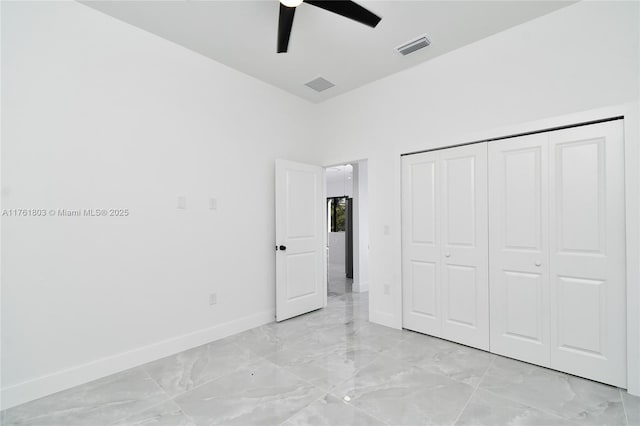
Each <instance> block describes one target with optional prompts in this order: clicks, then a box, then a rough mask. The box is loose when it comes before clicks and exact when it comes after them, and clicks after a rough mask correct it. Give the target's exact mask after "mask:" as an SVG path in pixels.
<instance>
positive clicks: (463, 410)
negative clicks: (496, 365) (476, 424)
mask: <svg viewBox="0 0 640 426" xmlns="http://www.w3.org/2000/svg"><path fill="white" fill-rule="evenodd" d="M494 360H495V357H493V358H491V361H490V362H489V365H487V368H485V370H484V373H482V377H480V380H478V384H476V385H475V386H474V388H473V392H472V393H471V395H470V396H469V399H467V402H466V403H465V404H464V407H462V410H460V412H459V413H458V416H457V417H456V419H455V421H454V422H453V424H454V425H455V424H456V423H458V421H459V420H460V417H462V414H463V413H464V412H465V410H466V409H467V407H468V406H469V403H470V402H471V400H472V399H473V397H474V396H475V394H476V393H477V392H478V388H479V387H480V383H482V381H483V380H484V378H485V376H486V375H487V372H488V371H489V368H491V366H492V365H493V361H494Z"/></svg>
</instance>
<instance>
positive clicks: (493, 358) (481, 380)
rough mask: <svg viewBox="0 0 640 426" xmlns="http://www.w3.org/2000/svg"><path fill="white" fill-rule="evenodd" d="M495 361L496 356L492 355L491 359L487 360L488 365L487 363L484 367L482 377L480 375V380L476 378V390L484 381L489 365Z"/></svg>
mask: <svg viewBox="0 0 640 426" xmlns="http://www.w3.org/2000/svg"><path fill="white" fill-rule="evenodd" d="M495 361H496V357H495V355H494V356H492V357H491V361H490V362H489V365H487V368H485V370H484V373H482V377H480V380H478V384H477V385H476V390H477V389H478V388H479V387H480V384H481V383H482V382H483V381H484V379H485V377H487V373H488V372H489V369H490V368H491V366H492V365H493V363H494V362H495Z"/></svg>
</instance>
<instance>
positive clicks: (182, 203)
mask: <svg viewBox="0 0 640 426" xmlns="http://www.w3.org/2000/svg"><path fill="white" fill-rule="evenodd" d="M178 208H179V209H181V210H185V209H186V208H187V197H185V196H184V195H180V196H178Z"/></svg>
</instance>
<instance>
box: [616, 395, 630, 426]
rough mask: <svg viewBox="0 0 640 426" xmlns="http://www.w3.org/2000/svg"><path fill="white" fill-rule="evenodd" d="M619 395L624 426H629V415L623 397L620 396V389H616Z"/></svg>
mask: <svg viewBox="0 0 640 426" xmlns="http://www.w3.org/2000/svg"><path fill="white" fill-rule="evenodd" d="M618 393H619V394H620V401H622V411H623V412H624V421H625V424H626V426H629V415H628V414H627V404H625V403H624V396H622V389H620V388H618Z"/></svg>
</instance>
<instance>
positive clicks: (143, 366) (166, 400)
mask: <svg viewBox="0 0 640 426" xmlns="http://www.w3.org/2000/svg"><path fill="white" fill-rule="evenodd" d="M145 365H146V364H143V365H141V366H140V367H139V368H140V369H141V370H142V372H143V373H144V375H145V376H147V379H149V380H151V383H153V385H154V386H155V387H156V388H158V390H159V391H160V393H161V394H162V395H164V398H163V399H162V401H160V402H158V403H156V404H152V405H150V406H148V407H145V408H143V409H140V410H134V411H133V412H131V413H129V414H127V415H126V416H123V417H119V418H118V419H116V420H114V421H113V422H111V423H109V426H112V425H116V424H118V422H122V421H124V420H126V419H128V418H130V417H134V416H137V415H139V414H142V413H144V412H145V411H147V410H150V409H152V408H155V407H158V406H160V405H162V404H166V403H167V402H169V401H171V395H169V394H168V393H167V392H166V391H165V390H164V389H163V388H162V386H160V384H159V383H158V382H157V381H156V379H154V378H153V377H151V374H149V372H148V371H147V369H146V368H145ZM81 386H82V385H81Z"/></svg>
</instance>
